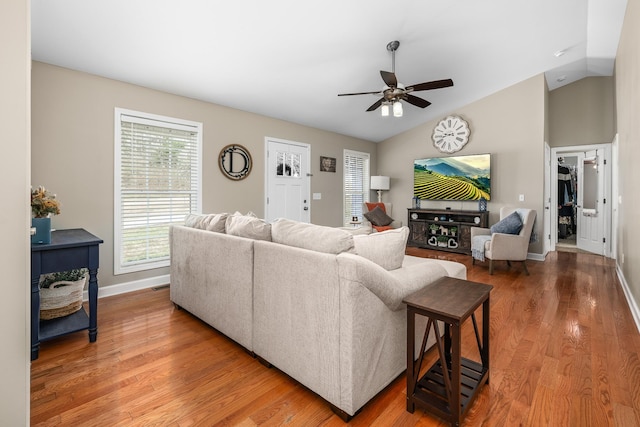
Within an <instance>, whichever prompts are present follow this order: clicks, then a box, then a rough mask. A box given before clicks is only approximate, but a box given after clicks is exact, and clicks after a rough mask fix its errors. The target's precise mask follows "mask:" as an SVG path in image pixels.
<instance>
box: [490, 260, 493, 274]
mask: <svg viewBox="0 0 640 427" xmlns="http://www.w3.org/2000/svg"><path fill="white" fill-rule="evenodd" d="M489 274H493V260H492V259H490V260H489Z"/></svg>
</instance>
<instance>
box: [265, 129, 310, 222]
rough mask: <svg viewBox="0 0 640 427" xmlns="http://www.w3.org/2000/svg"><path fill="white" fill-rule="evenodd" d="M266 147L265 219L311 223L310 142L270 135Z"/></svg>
mask: <svg viewBox="0 0 640 427" xmlns="http://www.w3.org/2000/svg"><path fill="white" fill-rule="evenodd" d="M266 150H267V153H266V156H265V158H266V159H267V167H266V168H265V171H266V179H265V187H266V189H265V192H266V201H265V203H266V208H265V219H266V220H267V221H268V222H271V221H273V220H275V219H277V218H288V219H292V220H296V221H301V222H309V221H310V218H311V215H310V203H309V192H310V186H309V176H310V174H309V158H310V155H309V153H310V147H309V145H308V144H302V143H298V142H293V141H285V140H280V139H274V138H267V139H266Z"/></svg>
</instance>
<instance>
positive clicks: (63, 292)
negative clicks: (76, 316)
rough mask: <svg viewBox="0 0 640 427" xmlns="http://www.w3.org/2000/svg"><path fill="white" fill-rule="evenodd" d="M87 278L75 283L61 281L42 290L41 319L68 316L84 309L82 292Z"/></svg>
mask: <svg viewBox="0 0 640 427" xmlns="http://www.w3.org/2000/svg"><path fill="white" fill-rule="evenodd" d="M86 281H87V276H86V275H85V276H84V277H83V278H81V279H79V280H76V281H75V282H68V281H60V282H54V283H51V284H50V285H49V286H48V287H44V286H43V287H41V288H40V319H41V320H50V319H55V318H58V317H63V316H68V315H70V314H72V313H75V312H76V311H78V310H80V309H81V308H82V291H83V290H84V284H85V282H86Z"/></svg>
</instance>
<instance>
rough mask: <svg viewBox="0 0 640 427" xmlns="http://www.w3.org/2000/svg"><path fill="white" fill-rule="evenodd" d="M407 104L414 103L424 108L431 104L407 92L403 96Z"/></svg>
mask: <svg viewBox="0 0 640 427" xmlns="http://www.w3.org/2000/svg"><path fill="white" fill-rule="evenodd" d="M403 98H404V99H405V100H406V101H407V102H408V103H409V104H411V105H415V106H416V107H420V108H425V107H428V106H429V105H431V103H430V102H429V101H427V100H426V99H422V98H418V97H417V96H413V95H411V94H409V93H407V94H405V96H404V97H403Z"/></svg>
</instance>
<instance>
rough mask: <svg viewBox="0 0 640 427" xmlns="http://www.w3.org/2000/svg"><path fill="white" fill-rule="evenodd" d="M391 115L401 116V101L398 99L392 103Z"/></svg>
mask: <svg viewBox="0 0 640 427" xmlns="http://www.w3.org/2000/svg"><path fill="white" fill-rule="evenodd" d="M393 117H402V103H401V102H400V101H394V103H393Z"/></svg>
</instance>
